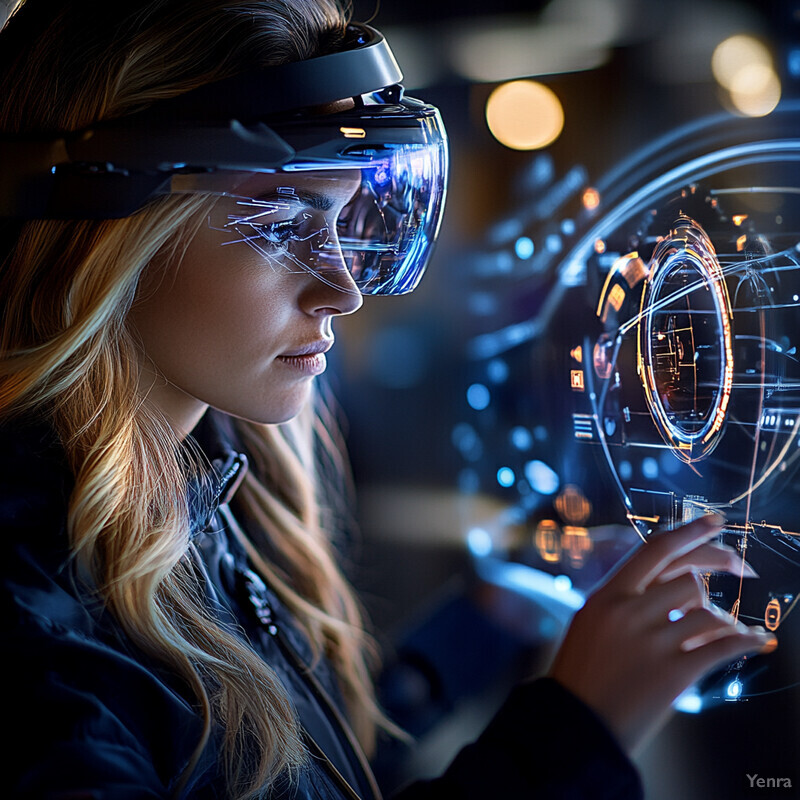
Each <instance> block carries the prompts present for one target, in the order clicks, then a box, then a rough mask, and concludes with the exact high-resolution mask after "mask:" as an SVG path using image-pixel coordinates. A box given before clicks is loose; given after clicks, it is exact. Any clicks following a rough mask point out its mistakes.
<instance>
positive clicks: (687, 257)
mask: <svg viewBox="0 0 800 800" xmlns="http://www.w3.org/2000/svg"><path fill="white" fill-rule="evenodd" d="M639 368H640V374H641V377H642V383H643V386H644V390H645V395H646V397H647V401H648V404H649V408H650V413H651V414H652V417H653V421H654V423H655V425H656V428H657V429H658V431H659V433H660V434H661V437H662V438H663V440H664V442H665V443H666V444H667V445H668V446H669V447H671V448H673V452H674V453H675V455H677V456H678V457H679V458H680V459H681V460H684V461H695V460H698V459H701V458H704V457H705V456H707V455H708V454H709V453H710V452H711V451H712V450H713V449H714V447H715V445H716V444H717V441H718V440H719V435H720V432H721V431H722V428H723V426H724V423H725V415H726V410H727V407H728V401H729V399H730V393H731V388H732V383H733V348H732V339H731V311H730V301H729V299H728V291H727V288H726V285H725V280H724V276H723V274H722V269H721V267H720V265H719V262H718V260H717V257H716V254H715V253H714V248H713V246H712V244H711V242H710V241H709V239H708V237H707V236H706V234H705V232H704V231H703V229H702V228H701V227H700V226H699V225H698V224H697V223H696V222H695V221H694V220H692V219H690V218H689V217H686V216H681V217H680V219H679V220H678V221H677V223H676V225H675V227H674V229H673V231H672V233H671V235H670V236H669V237H668V238H666V239H665V240H663V241H662V242H661V243H660V244H659V246H658V247H657V248H656V250H655V251H654V253H653V257H652V259H651V261H650V267H649V279H648V281H647V282H646V284H645V287H644V290H643V292H642V312H641V318H640V322H639Z"/></svg>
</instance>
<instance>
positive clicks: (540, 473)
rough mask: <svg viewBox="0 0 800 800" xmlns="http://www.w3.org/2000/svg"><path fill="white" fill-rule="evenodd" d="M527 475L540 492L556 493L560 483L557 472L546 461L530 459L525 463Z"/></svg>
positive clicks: (529, 481)
mask: <svg viewBox="0 0 800 800" xmlns="http://www.w3.org/2000/svg"><path fill="white" fill-rule="evenodd" d="M525 477H526V478H527V479H528V483H530V485H531V486H532V487H533V488H534V489H535V490H536V491H537V492H539V493H540V494H554V493H555V492H556V490H557V489H558V486H559V483H560V481H559V479H558V475H557V473H556V472H555V471H554V470H552V469H551V468H550V467H548V466H547V464H545V463H544V461H538V460H537V461H529V462H528V463H527V464H526V465H525Z"/></svg>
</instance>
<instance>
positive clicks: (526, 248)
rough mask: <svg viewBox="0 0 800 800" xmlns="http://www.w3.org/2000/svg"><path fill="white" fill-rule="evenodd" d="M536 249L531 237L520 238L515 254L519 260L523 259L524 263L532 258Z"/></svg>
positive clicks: (516, 244)
mask: <svg viewBox="0 0 800 800" xmlns="http://www.w3.org/2000/svg"><path fill="white" fill-rule="evenodd" d="M535 249H536V248H535V246H534V244H533V239H531V238H530V237H529V236H520V237H519V239H517V241H516V242H515V244H514V252H515V253H516V254H517V258H521V259H522V260H523V261H524V260H525V259H527V258H530V257H531V256H532V255H533V251H534V250H535Z"/></svg>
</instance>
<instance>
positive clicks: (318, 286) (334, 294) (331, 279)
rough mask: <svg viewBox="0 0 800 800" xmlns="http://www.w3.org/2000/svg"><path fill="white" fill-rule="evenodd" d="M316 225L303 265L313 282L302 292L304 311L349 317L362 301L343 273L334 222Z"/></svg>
mask: <svg viewBox="0 0 800 800" xmlns="http://www.w3.org/2000/svg"><path fill="white" fill-rule="evenodd" d="M320 223H321V224H320V226H319V230H318V231H317V235H316V236H315V237H314V238H315V240H316V241H315V242H314V244H313V245H312V248H311V253H310V254H309V255H310V258H309V259H308V262H307V263H308V264H309V266H311V265H313V266H311V269H309V273H310V274H311V275H313V277H314V278H315V280H314V281H312V282H310V283H309V285H308V288H307V292H306V302H307V303H308V309H309V311H311V312H312V313H317V314H319V313H325V314H329V315H333V314H336V315H344V314H352V313H353V312H354V311H357V310H358V309H359V308H361V305H362V303H363V302H364V299H363V297H362V295H361V292H360V291H359V289H358V286H356V282H355V281H354V280H353V276H352V275H351V274H350V272H349V271H348V269H347V266H346V263H345V259H344V256H343V254H342V249H341V245H340V244H339V239H338V236H337V235H336V222H335V220H326V221H322V220H320Z"/></svg>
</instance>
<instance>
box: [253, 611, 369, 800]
mask: <svg viewBox="0 0 800 800" xmlns="http://www.w3.org/2000/svg"><path fill="white" fill-rule="evenodd" d="M262 615H263V617H265V618H262ZM259 620H261V622H262V623H263V624H264V626H265V627H266V629H267V632H268V633H269V634H270V636H272V638H273V639H274V640H275V641H276V642H277V644H278V647H280V649H281V652H282V653H283V655H284V656H285V658H286V659H287V661H289V663H290V664H291V665H292V667H294V669H295V671H296V672H297V673H298V674H299V675H300V676H301V677H302V679H303V680H304V681H305V683H306V685H307V686H308V687H309V689H311V692H312V693H313V694H314V696H315V697H316V698H317V701H318V702H319V704H320V705H321V706H322V708H323V710H324V712H325V713H326V714H327V715H328V716H329V717H330V718H331V720H332V721H333V722H334V723H335V724H336V725H338V726H339V728H340V729H341V731H342V733H343V734H344V736H345V739H347V743H348V745H349V746H350V748H351V750H352V751H353V755H355V757H356V760H357V761H358V765H359V766H360V767H361V771H362V773H363V775H364V778H365V780H366V782H367V784H368V785H369V788H370V791H371V792H372V796H373V798H374V800H382V798H381V792H380V789H379V788H378V785H377V783H376V782H375V777H374V776H373V774H372V770H371V769H370V766H369V764H368V763H367V759H366V756H365V755H364V751H363V750H362V749H361V745H360V744H359V743H358V741H357V739H356V737H355V734H354V733H353V731H352V729H351V728H350V725H349V723H348V722H347V720H346V719H345V718H344V716H343V715H342V713H341V712H340V711H339V709H338V708H337V706H336V704H335V703H334V702H333V700H332V699H331V696H330V695H329V694H328V692H327V691H326V690H325V687H324V686H323V685H322V684H321V683H320V682H319V679H318V678H317V676H316V675H314V673H313V671H312V670H311V669H310V668H309V667H308V665H307V664H306V663H305V662H304V661H303V659H302V658H300V655H299V654H298V653H297V651H296V650H295V649H294V647H292V645H291V644H290V643H289V642H288V641H287V639H286V637H285V636H284V635H283V633H282V632H281V631H280V629H279V628H278V626H277V625H276V624H275V620H274V619H273V618H272V615H271V609H269V607H268V606H266V607H264V606H262V607H261V609H259ZM304 734H305V736H304V739H306V741H307V743H308V744H309V745H310V746H311V749H312V750H313V751H314V753H315V755H317V756H318V757H319V758H321V759H322V761H323V763H324V765H325V766H326V768H327V769H328V771H329V772H330V773H331V774H332V775H333V777H334V778H335V780H336V781H337V782H338V783H339V784H340V785H341V787H342V788H343V789H344V790H345V791H346V792H347V794H348V795H349V797H350V798H351V800H361V797H360V795H359V794H358V793H357V792H356V791H355V790H354V789H353V787H352V786H351V785H350V784H349V783H348V782H347V780H346V779H345V777H344V776H343V775H342V774H341V773H340V772H339V770H338V769H336V766H335V765H334V763H333V762H332V761H331V760H330V759H329V758H328V756H327V755H326V754H325V752H324V751H323V750H322V748H321V747H320V746H319V745H318V744H317V742H316V741H315V740H314V739H313V738H312V737H311V736H310V735H309V734H308V733H307V732H306V731H304Z"/></svg>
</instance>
